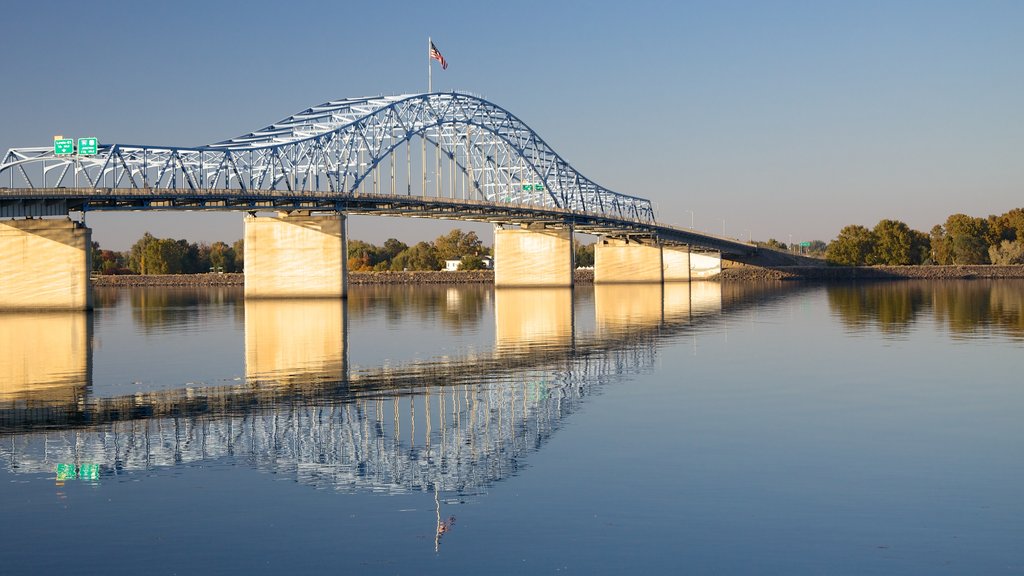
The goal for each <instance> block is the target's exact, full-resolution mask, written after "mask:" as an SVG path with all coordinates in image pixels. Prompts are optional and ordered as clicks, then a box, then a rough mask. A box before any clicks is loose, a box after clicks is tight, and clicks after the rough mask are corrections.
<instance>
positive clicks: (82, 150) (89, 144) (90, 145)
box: [78, 138, 99, 156]
mask: <svg viewBox="0 0 1024 576" xmlns="http://www.w3.org/2000/svg"><path fill="white" fill-rule="evenodd" d="M97 152H99V141H97V140H96V138H79V139H78V153H79V154H85V155H90V156H91V155H93V154H96V153H97Z"/></svg>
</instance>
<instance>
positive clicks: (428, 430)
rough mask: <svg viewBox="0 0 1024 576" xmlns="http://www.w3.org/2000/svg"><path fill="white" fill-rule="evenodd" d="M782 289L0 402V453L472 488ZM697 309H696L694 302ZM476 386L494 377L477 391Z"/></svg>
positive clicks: (381, 487)
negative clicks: (539, 335) (645, 316)
mask: <svg viewBox="0 0 1024 576" xmlns="http://www.w3.org/2000/svg"><path fill="white" fill-rule="evenodd" d="M787 294H788V291H787V290H786V289H785V288H779V287H776V288H767V287H761V286H756V287H749V286H748V287H730V288H727V289H725V293H724V294H722V299H721V301H720V302H721V307H720V308H717V309H714V310H712V309H708V310H706V311H704V312H703V313H692V314H691V313H687V314H678V313H672V312H671V311H669V310H665V309H663V310H662V311H661V313H660V315H654V316H653V317H652V318H650V319H649V320H648V321H645V322H639V323H637V322H628V323H623V324H621V325H619V326H618V328H617V329H614V330H610V331H609V332H607V333H605V334H603V335H597V336H595V337H592V338H577V337H576V336H573V337H572V338H571V340H570V341H569V342H567V343H564V344H563V345H558V346H552V345H550V343H542V344H543V345H539V346H527V347H525V348H523V347H511V348H504V349H502V348H501V347H497V348H496V349H495V350H494V351H492V352H491V353H490V354H478V355H471V356H466V357H463V358H455V359H448V360H445V361H443V362H434V363H424V364H410V365H406V366H395V367H390V368H379V369H372V370H364V371H362V372H360V373H359V374H353V375H352V376H351V377H349V378H347V379H346V380H343V381H320V380H318V379H312V380H311V381H308V382H304V383H302V382H295V381H287V382H249V383H246V385H243V386H226V387H208V388H199V389H186V390H169V391H161V392H152V393H144V394H136V395H131V396H125V397H119V398H110V399H84V400H82V401H79V402H75V403H71V404H66V405H48V406H47V405H32V402H31V401H27V400H25V399H21V400H17V401H15V402H11V403H0V436H2V437H3V439H4V441H3V442H2V443H0V459H3V460H6V462H7V466H8V468H9V469H11V470H12V471H15V470H16V471H17V472H19V473H36V474H38V473H42V474H49V473H52V472H53V471H54V469H55V466H56V465H57V464H60V463H72V464H98V465H99V469H100V478H99V479H100V480H101V481H102V478H103V477H104V476H107V475H117V474H121V473H124V472H125V471H130V470H145V469H150V468H152V467H160V466H174V465H180V464H182V463H190V462H198V461H210V460H215V459H234V460H235V461H238V462H244V463H246V464H248V465H253V466H255V467H257V468H260V469H267V470H272V471H275V472H282V473H287V474H293V475H294V476H295V477H296V479H297V480H298V481H299V482H302V483H305V484H310V485H314V486H318V487H325V488H331V489H336V490H342V491H353V490H374V491H384V492H403V491H421V490H431V489H439V490H444V491H460V492H463V493H464V492H466V491H472V490H474V489H481V488H485V487H486V486H488V485H490V484H492V483H494V482H496V481H499V480H501V479H502V478H505V477H508V476H509V475H511V474H514V473H515V472H516V471H517V470H518V469H519V468H520V466H522V463H523V462H524V457H525V456H526V455H528V454H529V453H530V452H533V451H535V450H538V449H539V448H540V447H541V446H542V445H543V444H544V443H545V442H546V441H547V439H549V438H550V437H551V436H552V434H554V433H555V432H556V431H557V430H558V429H559V428H560V426H561V425H562V423H563V422H564V421H565V419H566V418H567V417H568V416H570V415H571V414H572V413H574V412H575V410H576V409H577V408H578V407H579V406H580V405H581V404H582V403H583V401H584V400H585V399H586V398H587V397H589V396H592V395H594V394H595V393H597V392H599V390H600V389H601V388H602V387H603V386H605V385H607V384H609V383H612V382H616V381H621V379H622V378H623V377H624V376H629V375H632V374H638V373H642V372H644V371H645V370H649V369H650V368H651V366H653V365H654V363H655V362H656V354H657V351H658V348H659V347H660V346H662V345H664V343H665V342H669V341H672V340H674V339H678V338H680V337H682V336H684V335H686V334H689V333H691V332H693V331H694V330H697V329H699V327H700V325H701V324H705V323H710V322H718V321H720V320H722V319H723V316H724V315H725V314H735V313H737V312H740V311H743V310H744V309H746V308H748V307H750V306H756V305H761V304H763V303H764V302H765V301H767V300H777V299H780V298H784V297H786V295H787ZM691 311H692V307H691ZM480 382H493V383H495V384H494V385H490V386H481V385H480Z"/></svg>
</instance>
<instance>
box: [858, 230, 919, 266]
mask: <svg viewBox="0 0 1024 576" xmlns="http://www.w3.org/2000/svg"><path fill="white" fill-rule="evenodd" d="M872 236H873V237H874V246H873V248H872V250H871V254H870V255H869V256H868V263H869V264H887V265H890V266H906V265H908V264H912V263H913V259H912V256H911V254H912V249H913V233H912V231H911V230H910V227H909V226H907V225H906V224H904V223H903V222H900V221H898V220H881V221H879V222H878V224H876V225H875V229H874V230H873V231H872Z"/></svg>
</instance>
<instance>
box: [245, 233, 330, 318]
mask: <svg viewBox="0 0 1024 576" xmlns="http://www.w3.org/2000/svg"><path fill="white" fill-rule="evenodd" d="M347 294H348V250H347V247H346V238H345V216H344V215H343V214H331V215H327V216H310V215H308V214H296V213H293V214H290V215H288V214H281V215H278V216H247V217H246V218H245V297H246V298H344V297H345V296H346V295H347Z"/></svg>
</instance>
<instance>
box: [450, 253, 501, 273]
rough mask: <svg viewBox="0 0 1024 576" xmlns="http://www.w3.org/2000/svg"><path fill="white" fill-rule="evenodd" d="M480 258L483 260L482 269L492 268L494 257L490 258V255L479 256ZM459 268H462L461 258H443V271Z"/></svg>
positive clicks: (452, 270)
mask: <svg viewBox="0 0 1024 576" xmlns="http://www.w3.org/2000/svg"><path fill="white" fill-rule="evenodd" d="M480 260H481V261H483V264H484V270H493V269H494V258H491V257H490V256H481V257H480ZM461 268H462V259H461V258H460V259H458V260H445V261H444V271H445V272H455V271H456V270H459V269H461Z"/></svg>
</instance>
